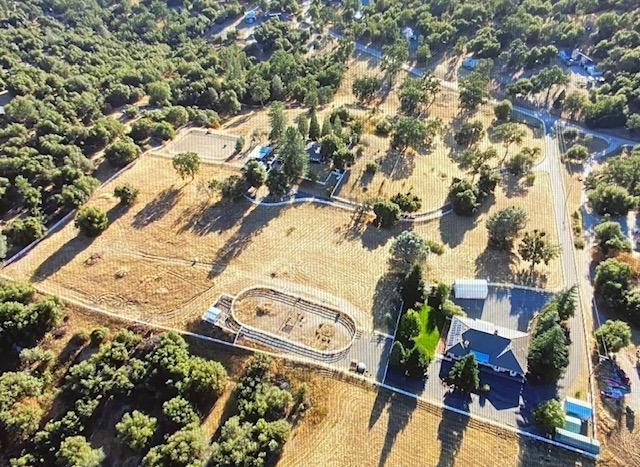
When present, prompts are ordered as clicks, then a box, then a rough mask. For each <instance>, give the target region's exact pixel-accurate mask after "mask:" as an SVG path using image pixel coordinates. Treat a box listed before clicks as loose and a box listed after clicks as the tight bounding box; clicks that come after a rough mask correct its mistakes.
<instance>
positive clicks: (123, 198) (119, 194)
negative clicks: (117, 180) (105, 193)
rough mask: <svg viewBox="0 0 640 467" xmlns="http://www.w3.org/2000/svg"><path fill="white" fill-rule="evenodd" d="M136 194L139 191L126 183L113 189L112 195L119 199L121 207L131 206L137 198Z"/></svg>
mask: <svg viewBox="0 0 640 467" xmlns="http://www.w3.org/2000/svg"><path fill="white" fill-rule="evenodd" d="M138 193H140V190H139V189H138V188H135V187H133V186H132V185H130V184H128V183H125V184H123V185H118V186H117V187H115V188H114V189H113V195H114V196H115V197H116V198H119V199H120V204H122V205H123V206H130V205H132V204H133V203H134V201H135V200H136V198H137V197H138Z"/></svg>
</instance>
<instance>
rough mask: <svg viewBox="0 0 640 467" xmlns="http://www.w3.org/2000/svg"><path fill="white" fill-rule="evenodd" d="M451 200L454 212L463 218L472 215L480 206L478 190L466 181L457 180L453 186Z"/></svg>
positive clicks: (450, 190)
mask: <svg viewBox="0 0 640 467" xmlns="http://www.w3.org/2000/svg"><path fill="white" fill-rule="evenodd" d="M449 200H450V201H451V206H452V207H453V211H454V212H455V213H456V214H458V215H461V216H470V215H472V214H473V213H475V212H476V210H477V209H478V206H479V205H480V203H479V201H478V192H477V190H476V189H475V188H474V187H473V185H471V183H470V182H468V181H466V180H455V181H454V182H453V183H452V184H451V188H450V189H449Z"/></svg>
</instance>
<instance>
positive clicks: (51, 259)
mask: <svg viewBox="0 0 640 467" xmlns="http://www.w3.org/2000/svg"><path fill="white" fill-rule="evenodd" d="M126 212H127V207H126V206H122V205H120V204H116V205H115V206H113V207H112V208H111V209H109V211H107V219H108V221H109V224H108V225H109V226H111V225H112V224H113V223H114V222H115V221H116V220H118V218H120V217H121V216H122V215H123V214H125V213H126ZM96 239H97V237H87V236H86V235H83V234H81V233H78V235H77V236H75V237H73V238H71V239H69V240H68V241H67V242H66V243H65V244H64V245H62V246H61V247H60V248H58V250H57V251H56V252H55V253H53V254H51V255H49V256H48V257H47V259H46V260H44V261H43V262H42V263H41V264H40V265H39V266H38V267H37V269H36V270H35V271H34V272H33V274H32V275H31V280H32V281H34V282H40V281H43V280H45V279H47V278H49V277H51V276H53V275H54V274H55V273H56V272H58V271H59V270H60V269H62V268H63V267H64V266H66V265H67V264H69V263H70V262H71V261H73V259H74V258H75V257H76V256H78V255H79V254H80V253H82V252H83V251H84V250H86V249H87V248H89V247H90V246H91V244H92V243H93V242H94V241H95V240H96Z"/></svg>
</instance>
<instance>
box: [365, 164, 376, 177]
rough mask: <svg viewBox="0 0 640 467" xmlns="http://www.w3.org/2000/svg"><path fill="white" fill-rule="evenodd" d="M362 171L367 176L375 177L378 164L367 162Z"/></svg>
mask: <svg viewBox="0 0 640 467" xmlns="http://www.w3.org/2000/svg"><path fill="white" fill-rule="evenodd" d="M364 170H365V172H366V173H368V174H369V175H375V173H376V172H377V171H378V164H377V163H376V162H373V161H371V162H367V165H366V166H365V168H364Z"/></svg>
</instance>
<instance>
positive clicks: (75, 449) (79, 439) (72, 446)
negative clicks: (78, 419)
mask: <svg viewBox="0 0 640 467" xmlns="http://www.w3.org/2000/svg"><path fill="white" fill-rule="evenodd" d="M103 459H104V453H103V452H102V449H93V448H92V447H91V445H90V444H89V442H88V441H87V440H86V438H85V437H84V436H69V437H68V438H65V439H64V440H63V441H62V443H60V449H59V450H58V452H57V454H56V460H57V463H58V465H60V466H63V467H78V466H82V467H94V466H95V467H97V466H98V465H100V463H101V462H102V460H103Z"/></svg>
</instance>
